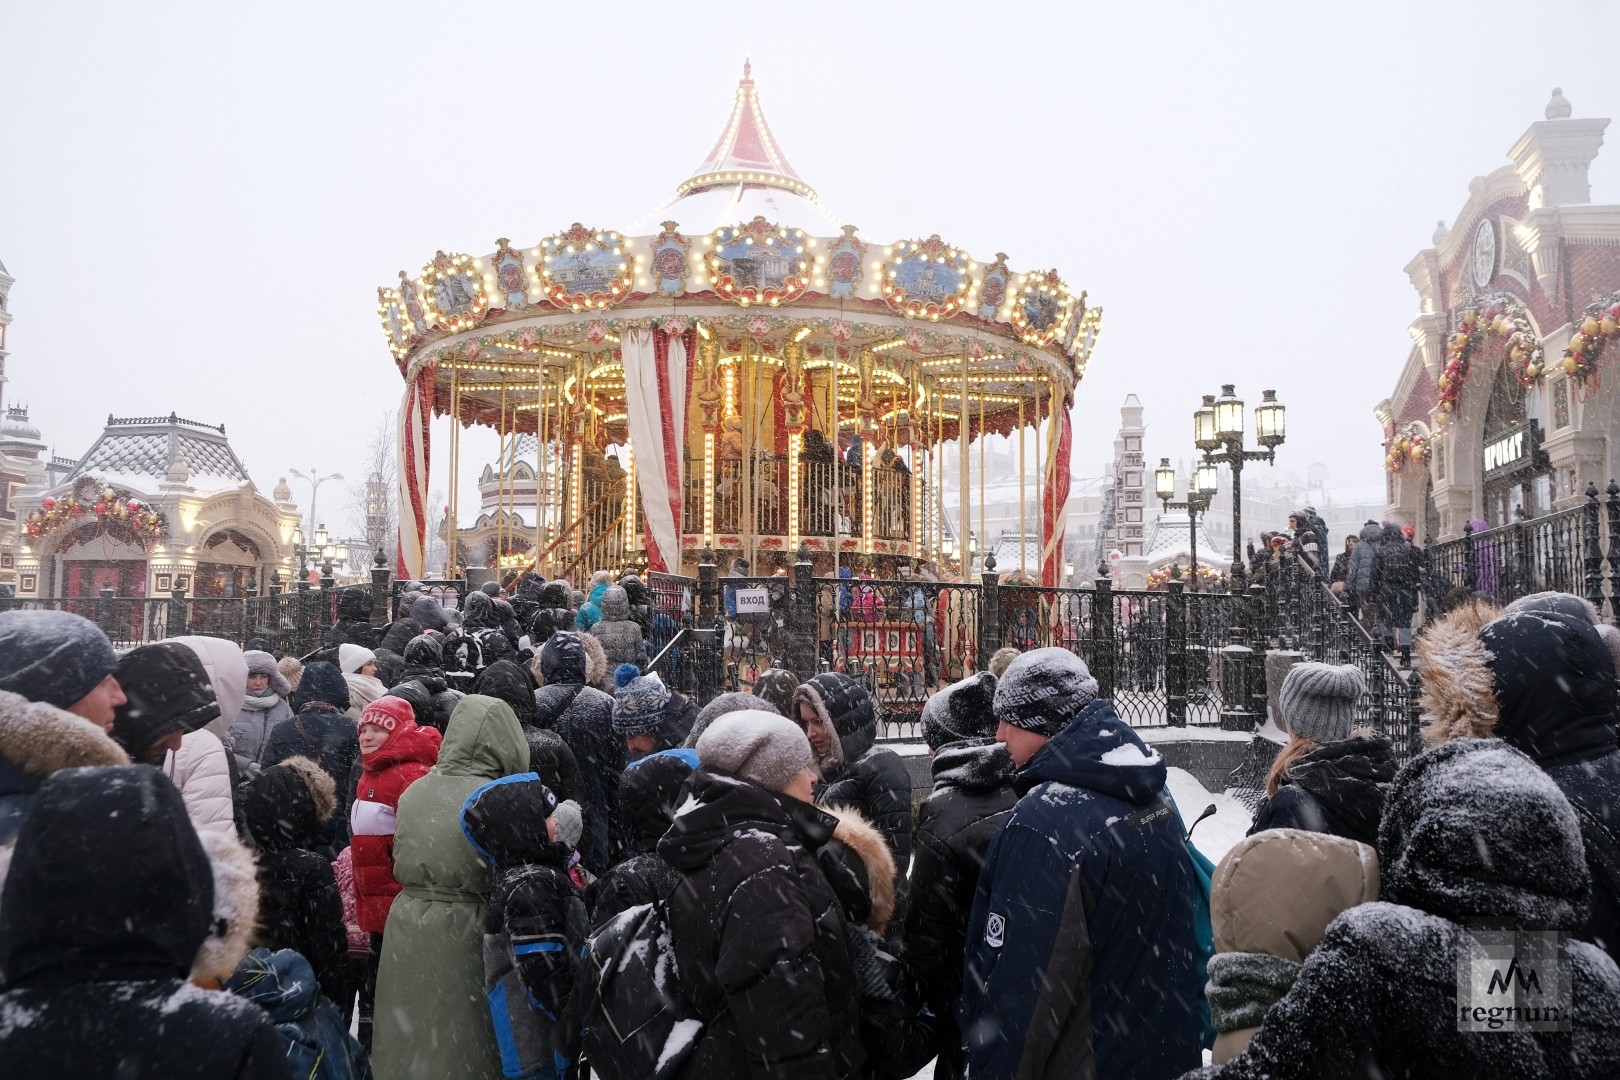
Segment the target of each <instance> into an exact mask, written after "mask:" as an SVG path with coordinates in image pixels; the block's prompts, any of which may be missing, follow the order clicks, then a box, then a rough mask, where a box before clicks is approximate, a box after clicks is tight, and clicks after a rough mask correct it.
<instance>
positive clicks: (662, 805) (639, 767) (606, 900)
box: [585, 749, 698, 929]
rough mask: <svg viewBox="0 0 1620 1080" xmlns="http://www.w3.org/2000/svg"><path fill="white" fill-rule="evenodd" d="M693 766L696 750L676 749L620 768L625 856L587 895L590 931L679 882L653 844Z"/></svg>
mask: <svg viewBox="0 0 1620 1080" xmlns="http://www.w3.org/2000/svg"><path fill="white" fill-rule="evenodd" d="M697 767H698V756H697V751H695V750H688V749H680V750H661V751H659V752H658V753H656V754H651V755H649V756H647V757H644V758H642V759H640V760H639V761H632V762H631V763H630V764H629V765H628V766H627V767H626V768H625V770H624V779H623V780H621V781H620V782H619V797H620V798H621V799H622V800H623V803H624V832H625V840H626V842H627V844H628V845H629V850H630V857H629V858H628V859H626V860H625V861H624V862H621V863H619V864H618V865H617V866H615V867H614V868H613V869H611V870H609V871H608V872H607V873H606V874H603V875H602V876H601V877H599V878H597V879H596V880H595V881H593V882H591V884H590V887H589V888H588V889H587V890H586V892H585V906H586V909H587V910H588V911H589V912H590V914H591V927H592V928H593V929H595V928H597V927H600V926H602V925H603V924H605V923H607V922H608V921H609V920H611V919H612V918H613V917H614V916H615V915H618V914H619V913H620V912H621V911H625V910H627V909H629V908H633V907H635V906H636V905H637V904H649V903H652V902H653V901H654V900H662V899H664V898H665V897H667V896H669V894H670V893H671V892H673V891H674V889H675V886H676V885H677V884H679V883H680V879H681V875H680V874H679V873H677V872H676V870H675V868H674V867H673V866H671V865H670V864H669V863H668V862H666V861H665V860H664V857H663V856H662V855H660V854H658V840H659V838H660V837H662V836H663V835H664V833H666V832H668V831H669V827H670V825H671V824H673V823H674V821H675V806H676V804H677V802H679V796H680V793H681V788H682V787H683V786H684V785H685V784H686V782H687V781H688V780H690V779H691V778H692V774H693V773H694V772H696V771H697Z"/></svg>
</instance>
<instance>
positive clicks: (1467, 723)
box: [1413, 600, 1501, 746]
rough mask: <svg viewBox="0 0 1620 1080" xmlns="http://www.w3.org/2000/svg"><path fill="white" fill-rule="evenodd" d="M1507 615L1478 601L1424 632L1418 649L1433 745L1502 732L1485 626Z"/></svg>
mask: <svg viewBox="0 0 1620 1080" xmlns="http://www.w3.org/2000/svg"><path fill="white" fill-rule="evenodd" d="M1500 614H1501V611H1500V610H1499V609H1498V608H1495V607H1493V606H1492V605H1490V604H1487V603H1485V602H1484V601H1483V600H1472V601H1469V602H1468V603H1466V604H1464V605H1463V606H1461V607H1459V608H1457V610H1455V611H1453V612H1451V613H1450V614H1449V615H1446V616H1445V617H1444V618H1442V619H1439V620H1438V621H1436V622H1435V623H1433V624H1432V625H1431V626H1430V627H1429V628H1428V629H1426V630H1424V631H1423V634H1422V636H1421V637H1419V638H1418V640H1417V646H1416V647H1415V648H1414V649H1413V653H1414V655H1415V656H1416V663H1417V669H1418V673H1419V674H1420V675H1421V676H1422V677H1423V693H1422V696H1421V697H1420V699H1419V701H1420V703H1421V704H1422V706H1423V739H1424V741H1425V742H1427V743H1428V744H1429V745H1430V746H1437V745H1439V744H1440V743H1443V742H1447V741H1449V740H1451V739H1460V738H1465V737H1467V738H1474V739H1489V738H1491V737H1492V736H1494V735H1495V733H1496V721H1497V717H1498V713H1497V706H1496V694H1495V693H1494V691H1493V689H1492V686H1491V667H1490V658H1489V657H1488V656H1486V654H1485V646H1484V645H1482V644H1481V643H1480V640H1479V631H1480V629H1481V628H1482V627H1483V626H1484V625H1485V624H1486V623H1488V622H1490V621H1491V620H1492V619H1494V618H1496V617H1497V616H1498V615H1500Z"/></svg>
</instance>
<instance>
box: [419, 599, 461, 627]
mask: <svg viewBox="0 0 1620 1080" xmlns="http://www.w3.org/2000/svg"><path fill="white" fill-rule="evenodd" d="M453 614H454V613H453V612H449V611H446V610H445V607H444V605H443V604H441V603H439V601H438V600H437V599H435V598H434V597H431V596H418V597H417V598H416V599H415V600H413V601H411V607H410V617H411V619H412V620H413V621H414V622H415V623H416V624H417V625H418V626H420V627H421V628H422V632H423V633H424V634H425V633H428V632H429V631H432V632H435V633H440V634H442V633H444V632H445V631H446V630H448V629H449V628H450V621H451V616H452V615H453Z"/></svg>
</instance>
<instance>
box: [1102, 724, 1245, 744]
mask: <svg viewBox="0 0 1620 1080" xmlns="http://www.w3.org/2000/svg"><path fill="white" fill-rule="evenodd" d="M1132 730H1133V731H1135V732H1136V734H1137V735H1139V736H1140V737H1141V739H1142V741H1143V742H1145V743H1152V742H1185V741H1192V742H1241V743H1246V742H1248V741H1249V740H1250V739H1252V738H1254V733H1253V732H1249V731H1226V730H1224V729H1222V728H1218V727H1169V726H1165V725H1155V726H1152V727H1133V728H1132Z"/></svg>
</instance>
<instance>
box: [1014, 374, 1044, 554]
mask: <svg viewBox="0 0 1620 1080" xmlns="http://www.w3.org/2000/svg"><path fill="white" fill-rule="evenodd" d="M1039 415H1040V414H1039V413H1038V412H1037V413H1036V416H1039ZM1025 434H1026V433H1025V431H1024V395H1023V394H1022V393H1020V394H1019V395H1018V521H1019V525H1020V526H1021V528H1020V530H1019V537H1018V576H1019V578H1020V579H1022V578H1024V577H1027V576H1028V566H1027V560H1026V558H1025V553H1026V552H1027V551H1028V548H1029V545H1028V544H1026V543H1024V536H1023V533H1024V531H1025V530H1027V529H1028V527H1029V526H1028V525H1027V524H1025V523H1026V522H1028V521H1029V517H1028V515H1027V514H1026V513H1025V512H1024V441H1025V440H1024V436H1025Z"/></svg>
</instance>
